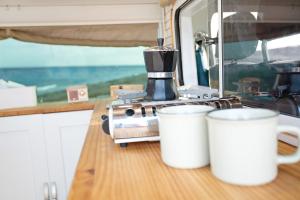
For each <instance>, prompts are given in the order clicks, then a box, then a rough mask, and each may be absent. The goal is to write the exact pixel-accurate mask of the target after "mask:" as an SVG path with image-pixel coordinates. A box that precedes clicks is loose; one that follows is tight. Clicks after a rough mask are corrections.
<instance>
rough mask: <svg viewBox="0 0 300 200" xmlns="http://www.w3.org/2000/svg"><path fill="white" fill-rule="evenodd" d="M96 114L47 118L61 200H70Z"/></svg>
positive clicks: (52, 169)
mask: <svg viewBox="0 0 300 200" xmlns="http://www.w3.org/2000/svg"><path fill="white" fill-rule="evenodd" d="M91 115H92V111H78V112H65V113H55V114H47V115H44V116H43V120H44V129H45V136H46V146H47V153H48V165H49V175H50V181H51V182H55V183H56V185H57V190H58V191H57V193H58V199H66V197H67V193H68V191H69V188H70V185H71V183H72V179H73V175H74V172H75V168H76V165H77V162H78V159H79V157H80V152H81V149H82V146H83V143H84V141H85V136H86V133H87V131H88V126H89V123H90V118H91Z"/></svg>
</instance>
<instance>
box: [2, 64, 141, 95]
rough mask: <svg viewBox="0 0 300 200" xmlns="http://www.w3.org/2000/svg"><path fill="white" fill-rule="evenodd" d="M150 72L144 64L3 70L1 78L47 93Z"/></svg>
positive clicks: (11, 68)
mask: <svg viewBox="0 0 300 200" xmlns="http://www.w3.org/2000/svg"><path fill="white" fill-rule="evenodd" d="M144 73H146V69H145V66H144V65H123V66H115V65H114V66H64V67H59V66H52V67H9V68H0V79H4V80H6V81H14V82H17V83H20V84H23V85H26V86H36V87H37V91H38V93H39V94H45V93H50V92H55V91H60V90H65V88H66V87H68V86H72V85H80V84H96V83H100V82H104V83H105V82H108V81H112V80H117V79H121V78H125V77H130V76H135V75H140V74H144Z"/></svg>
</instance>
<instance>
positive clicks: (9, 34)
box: [0, 23, 158, 47]
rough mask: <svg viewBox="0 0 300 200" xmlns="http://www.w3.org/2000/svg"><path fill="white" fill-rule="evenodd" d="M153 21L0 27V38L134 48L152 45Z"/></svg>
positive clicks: (156, 25) (153, 41)
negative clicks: (141, 22)
mask: <svg viewBox="0 0 300 200" xmlns="http://www.w3.org/2000/svg"><path fill="white" fill-rule="evenodd" d="M157 28H158V24H157V23H143V24H113V25H82V26H38V27H11V28H5V27H2V28H1V27H0V39H6V38H14V39H17V40H21V41H26V42H37V43H44V44H60V45H83V46H105V47H134V46H153V45H156V37H157Z"/></svg>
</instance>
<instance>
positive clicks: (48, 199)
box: [43, 183, 50, 200]
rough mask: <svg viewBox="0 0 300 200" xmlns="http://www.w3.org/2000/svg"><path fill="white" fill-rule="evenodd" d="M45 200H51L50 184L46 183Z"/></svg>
mask: <svg viewBox="0 0 300 200" xmlns="http://www.w3.org/2000/svg"><path fill="white" fill-rule="evenodd" d="M43 188H44V200H50V192H49V184H48V183H44V186H43Z"/></svg>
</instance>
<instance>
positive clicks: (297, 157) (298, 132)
mask: <svg viewBox="0 0 300 200" xmlns="http://www.w3.org/2000/svg"><path fill="white" fill-rule="evenodd" d="M277 131H278V134H279V133H283V132H287V133H290V134H292V135H295V136H298V140H300V128H298V127H295V126H288V125H280V126H278V127H277ZM299 161H300V146H299V144H298V148H297V150H296V152H295V153H293V154H291V155H284V156H283V155H278V157H277V163H278V164H279V165H280V164H292V163H296V162H299Z"/></svg>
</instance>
